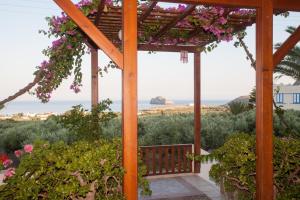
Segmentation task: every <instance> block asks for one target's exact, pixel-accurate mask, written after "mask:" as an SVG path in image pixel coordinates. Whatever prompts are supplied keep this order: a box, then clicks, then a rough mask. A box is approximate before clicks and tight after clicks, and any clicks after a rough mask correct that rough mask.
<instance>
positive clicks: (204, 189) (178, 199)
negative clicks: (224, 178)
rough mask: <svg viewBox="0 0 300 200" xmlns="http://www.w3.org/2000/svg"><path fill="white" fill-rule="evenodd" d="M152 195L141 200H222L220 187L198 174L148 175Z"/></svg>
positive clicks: (140, 199) (142, 197) (140, 198)
mask: <svg viewBox="0 0 300 200" xmlns="http://www.w3.org/2000/svg"><path fill="white" fill-rule="evenodd" d="M148 180H149V181H150V187H151V190H152V196H150V197H144V196H140V197H139V200H222V199H224V197H223V196H222V194H221V193H220V189H219V187H217V186H216V185H215V184H214V183H212V182H210V181H208V180H205V179H204V178H202V177H201V176H199V175H197V174H185V175H176V176H174V175H173V176H166V175H165V176H153V177H148Z"/></svg>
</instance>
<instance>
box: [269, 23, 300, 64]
mask: <svg viewBox="0 0 300 200" xmlns="http://www.w3.org/2000/svg"><path fill="white" fill-rule="evenodd" d="M299 41H300V26H298V28H297V29H296V30H295V32H294V33H293V34H292V35H290V37H289V38H288V39H287V40H286V41H285V42H284V43H283V44H282V45H281V46H280V47H279V49H277V51H276V52H275V53H274V55H273V63H274V69H275V68H276V67H277V65H278V64H279V63H280V62H281V61H282V59H283V58H284V57H285V56H286V54H287V53H288V52H289V51H290V50H291V49H292V48H294V46H295V45H296V44H297V43H298V42H299Z"/></svg>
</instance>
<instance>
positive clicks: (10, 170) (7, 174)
mask: <svg viewBox="0 0 300 200" xmlns="http://www.w3.org/2000/svg"><path fill="white" fill-rule="evenodd" d="M15 170H16V169H15V168H8V169H7V170H6V171H5V172H4V177H5V178H10V177H12V176H13V175H15V173H16V172H15Z"/></svg>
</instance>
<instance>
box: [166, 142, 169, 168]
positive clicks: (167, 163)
mask: <svg viewBox="0 0 300 200" xmlns="http://www.w3.org/2000/svg"><path fill="white" fill-rule="evenodd" d="M165 169H166V174H168V173H169V147H168V146H166V147H165Z"/></svg>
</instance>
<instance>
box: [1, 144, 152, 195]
mask: <svg viewBox="0 0 300 200" xmlns="http://www.w3.org/2000/svg"><path fill="white" fill-rule="evenodd" d="M140 162H141V161H140ZM141 172H145V170H143V169H141V170H140V174H139V181H140V183H141V185H142V186H143V189H144V190H143V191H144V192H145V193H146V194H149V192H150V189H149V184H148V182H147V181H146V180H143V179H142V175H143V174H141ZM124 173H125V172H124V169H123V167H122V146H121V142H120V140H119V139H114V140H112V141H109V140H98V141H93V142H91V141H90V142H87V141H78V142H75V143H73V144H71V145H66V144H65V143H64V142H57V143H54V144H50V143H49V142H36V143H35V145H34V150H33V152H32V153H31V154H27V155H24V157H22V158H21V163H20V165H19V167H18V168H17V169H16V174H15V175H14V176H13V177H11V178H9V179H7V180H6V181H5V183H6V184H5V185H2V186H0V199H3V200H7V199H15V200H17V199H22V200H25V199H28V200H29V199H30V200H31V199H51V200H52V199H53V200H55V199H58V200H61V199H81V198H82V199H85V198H86V199H101V200H102V199H108V200H109V199H111V200H120V199H124V197H123V195H122V178H123V175H124ZM88 196H90V197H91V198H87V197H88Z"/></svg>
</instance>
